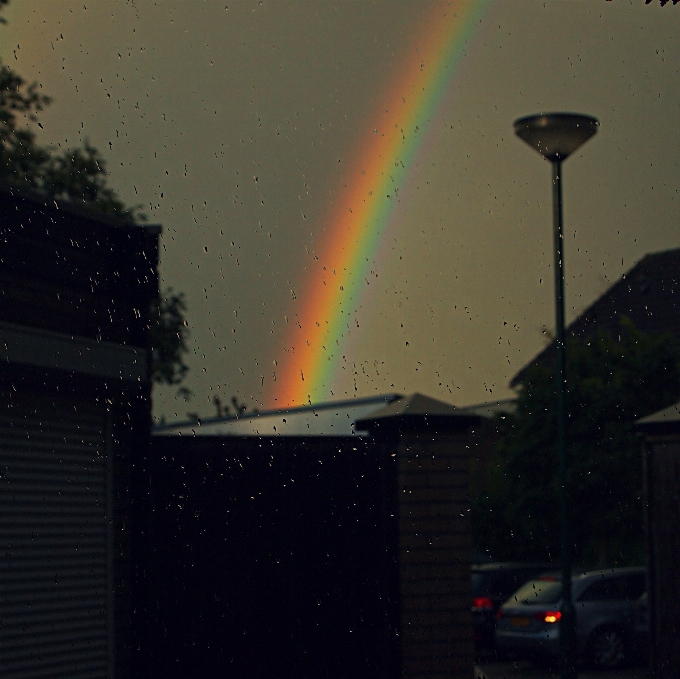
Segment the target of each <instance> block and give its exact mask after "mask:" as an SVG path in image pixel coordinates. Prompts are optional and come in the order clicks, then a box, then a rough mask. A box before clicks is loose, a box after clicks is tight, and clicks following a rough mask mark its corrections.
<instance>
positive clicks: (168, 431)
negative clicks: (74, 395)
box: [152, 394, 401, 436]
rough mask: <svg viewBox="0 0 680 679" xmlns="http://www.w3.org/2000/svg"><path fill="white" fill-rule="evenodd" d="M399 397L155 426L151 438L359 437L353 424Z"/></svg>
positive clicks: (373, 398) (389, 395)
mask: <svg viewBox="0 0 680 679" xmlns="http://www.w3.org/2000/svg"><path fill="white" fill-rule="evenodd" d="M400 398H401V396H400V395H399V394H380V395H379V396H370V397H367V398H355V399H349V400H347V401H329V402H326V403H317V404H314V405H308V406H301V407H296V408H287V409H285V410H268V411H263V412H257V413H243V414H240V415H238V416H235V415H229V416H223V417H211V418H207V419H200V420H199V421H197V422H196V421H193V420H190V421H183V422H173V423H172V424H164V425H157V426H155V427H154V428H153V430H152V434H153V435H154V436H362V435H364V434H365V432H362V431H361V430H360V429H357V428H356V427H355V422H356V421H357V420H358V419H359V418H362V417H365V416H367V415H370V414H371V413H373V412H375V411H376V409H378V408H381V409H382V406H384V405H385V404H386V403H391V402H392V401H394V400H395V399H400Z"/></svg>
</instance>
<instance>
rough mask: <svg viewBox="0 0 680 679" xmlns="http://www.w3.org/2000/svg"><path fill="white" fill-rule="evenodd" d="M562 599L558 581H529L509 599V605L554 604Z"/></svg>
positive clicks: (560, 583)
mask: <svg viewBox="0 0 680 679" xmlns="http://www.w3.org/2000/svg"><path fill="white" fill-rule="evenodd" d="M561 597H562V582H561V581H559V580H530V581H529V582H527V583H525V584H524V585H522V586H521V587H520V588H519V589H518V590H517V591H516V592H515V593H514V594H513V595H512V596H511V597H510V598H509V599H508V603H509V604H514V603H518V604H554V603H555V602H556V601H559V600H560V598H561Z"/></svg>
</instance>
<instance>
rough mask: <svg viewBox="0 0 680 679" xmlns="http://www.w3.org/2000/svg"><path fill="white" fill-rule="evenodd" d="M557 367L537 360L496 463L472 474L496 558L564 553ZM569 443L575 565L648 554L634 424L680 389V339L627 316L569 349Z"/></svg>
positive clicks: (486, 540) (486, 541) (483, 532)
mask: <svg viewBox="0 0 680 679" xmlns="http://www.w3.org/2000/svg"><path fill="white" fill-rule="evenodd" d="M554 380H555V374H554V369H551V368H548V367H546V366H540V365H535V366H533V367H532V368H531V369H530V371H529V372H528V373H527V377H526V380H525V382H524V383H523V384H522V385H520V388H519V390H518V398H517V411H516V412H515V414H513V415H509V416H504V417H503V418H500V419H499V420H498V427H499V432H500V441H499V443H498V445H497V447H496V450H495V452H494V459H493V463H492V466H491V468H490V469H489V470H486V473H485V474H480V473H477V474H476V475H475V476H473V478H474V479H475V483H474V484H473V489H472V496H473V522H474V526H475V532H476V538H477V541H478V546H479V547H481V548H483V549H488V550H490V552H491V553H492V554H494V555H495V556H496V557H497V558H508V559H510V558H512V559H515V558H516V559H539V560H545V559H548V560H551V559H552V560H555V559H558V558H559V553H560V552H559V542H560V532H559V508H558V499H557V498H558V485H557V483H558V479H557V471H558V470H557V457H556V452H555V435H556V434H555V433H556V419H555V400H556V399H555V387H554ZM567 392H568V393H567V416H568V424H567V427H568V441H567V449H568V456H569V464H570V468H571V476H570V511H571V519H572V534H573V542H574V549H575V562H576V563H580V564H582V565H614V564H616V565H623V564H633V563H638V562H640V561H641V560H642V558H643V519H642V516H643V514H642V499H641V494H642V458H641V454H640V443H639V441H638V440H637V438H636V436H635V431H634V422H635V420H637V419H638V418H640V417H644V416H645V415H649V414H650V413H652V412H655V411H657V410H660V409H661V408H664V407H666V406H668V405H670V404H671V403H673V402H675V401H677V399H678V397H679V396H680V345H679V344H678V342H677V340H676V339H675V337H673V336H672V335H671V334H669V333H666V334H654V335H652V334H644V333H642V332H640V331H638V330H636V329H635V328H634V327H633V325H632V324H631V323H630V321H628V320H625V319H624V320H623V322H622V323H621V329H620V333H619V334H617V336H614V337H613V336H611V335H609V334H605V333H600V334H598V335H595V336H593V337H591V338H590V340H589V341H586V342H583V341H581V340H575V339H574V340H571V341H570V342H569V343H568V346H567Z"/></svg>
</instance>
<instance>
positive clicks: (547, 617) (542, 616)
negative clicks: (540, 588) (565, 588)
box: [534, 611, 562, 624]
mask: <svg viewBox="0 0 680 679" xmlns="http://www.w3.org/2000/svg"><path fill="white" fill-rule="evenodd" d="M561 617H562V613H560V612H559V611H540V612H538V613H534V618H536V620H538V621H539V622H547V623H549V624H552V623H554V622H558V621H559V619H560V618H561Z"/></svg>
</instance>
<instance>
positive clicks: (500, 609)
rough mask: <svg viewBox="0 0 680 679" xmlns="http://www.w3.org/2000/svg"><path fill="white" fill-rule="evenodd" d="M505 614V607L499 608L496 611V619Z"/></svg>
mask: <svg viewBox="0 0 680 679" xmlns="http://www.w3.org/2000/svg"><path fill="white" fill-rule="evenodd" d="M504 615H505V613H503V609H502V608H499V609H498V610H497V611H496V620H500V619H501V618H502V617H503V616H504Z"/></svg>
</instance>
